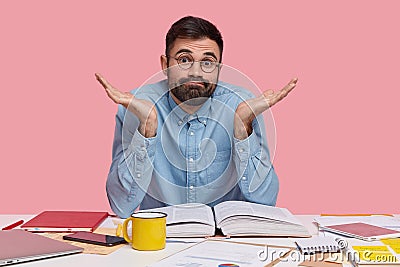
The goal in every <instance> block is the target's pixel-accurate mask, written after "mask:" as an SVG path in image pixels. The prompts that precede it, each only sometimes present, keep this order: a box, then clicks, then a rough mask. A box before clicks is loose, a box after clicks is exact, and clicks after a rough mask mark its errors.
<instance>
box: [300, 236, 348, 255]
mask: <svg viewBox="0 0 400 267" xmlns="http://www.w3.org/2000/svg"><path fill="white" fill-rule="evenodd" d="M296 244H297V247H298V249H299V250H300V252H301V253H303V254H309V253H317V252H339V251H340V249H341V248H340V245H339V243H338V242H337V241H336V240H335V239H334V238H333V237H331V236H315V237H311V238H303V239H298V240H296Z"/></svg>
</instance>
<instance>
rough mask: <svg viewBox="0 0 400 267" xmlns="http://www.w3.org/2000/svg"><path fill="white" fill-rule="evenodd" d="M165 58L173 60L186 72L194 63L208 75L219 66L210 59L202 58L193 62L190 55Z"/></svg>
mask: <svg viewBox="0 0 400 267" xmlns="http://www.w3.org/2000/svg"><path fill="white" fill-rule="evenodd" d="M167 57H169V58H173V59H175V60H176V61H177V62H178V66H179V67H180V68H181V69H183V70H188V69H190V68H191V67H192V66H193V64H194V62H199V63H200V68H201V69H202V70H203V71H204V72H207V73H210V72H213V71H214V70H215V68H216V67H217V66H218V65H219V63H218V61H216V60H215V59H214V58H212V57H210V58H204V59H202V60H200V61H195V60H194V58H193V56H192V55H191V54H181V55H180V56H179V57H171V56H167Z"/></svg>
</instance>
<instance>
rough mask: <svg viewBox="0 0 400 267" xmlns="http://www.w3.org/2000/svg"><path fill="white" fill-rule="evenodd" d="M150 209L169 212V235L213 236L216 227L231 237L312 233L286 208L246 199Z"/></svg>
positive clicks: (295, 235)
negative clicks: (216, 203) (210, 205)
mask: <svg viewBox="0 0 400 267" xmlns="http://www.w3.org/2000/svg"><path fill="white" fill-rule="evenodd" d="M147 211H149V210H147ZM151 211H161V212H164V213H166V214H167V215H168V216H167V237H204V236H213V235H215V233H216V229H220V230H221V231H222V234H224V235H228V236H291V237H308V236H310V234H309V232H308V231H307V229H306V228H305V227H304V226H303V225H302V224H301V222H300V221H299V220H298V219H297V218H296V217H295V216H294V215H293V214H292V213H290V211H288V210H287V209H285V208H278V207H271V206H266V205H261V204H256V203H250V202H244V201H226V202H222V203H219V204H218V205H216V206H215V207H213V208H211V207H209V206H207V205H204V204H197V203H196V204H193V203H190V204H182V205H176V206H169V207H163V208H157V209H151Z"/></svg>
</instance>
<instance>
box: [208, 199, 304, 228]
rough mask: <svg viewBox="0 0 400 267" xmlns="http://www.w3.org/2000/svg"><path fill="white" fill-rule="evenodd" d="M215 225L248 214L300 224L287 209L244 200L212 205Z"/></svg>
mask: <svg viewBox="0 0 400 267" xmlns="http://www.w3.org/2000/svg"><path fill="white" fill-rule="evenodd" d="M214 211H215V217H216V222H217V225H218V224H219V223H221V221H223V220H225V219H226V218H228V217H231V216H237V215H250V216H256V217H263V218H268V219H273V220H279V221H284V222H290V223H295V224H300V222H299V221H298V220H297V219H296V218H295V217H294V216H293V215H292V214H291V213H290V212H289V211H288V210H287V209H283V208H278V207H271V206H266V205H261V204H256V203H250V202H244V201H226V202H222V203H220V204H218V205H216V206H215V207H214Z"/></svg>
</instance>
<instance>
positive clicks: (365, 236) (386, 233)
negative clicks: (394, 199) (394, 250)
mask: <svg viewBox="0 0 400 267" xmlns="http://www.w3.org/2000/svg"><path fill="white" fill-rule="evenodd" d="M320 229H321V230H325V231H328V232H332V233H336V234H341V235H345V236H350V237H355V238H358V239H362V240H365V241H374V240H379V239H383V238H394V237H400V232H399V231H396V230H391V229H388V228H383V227H379V226H375V225H371V224H366V223H361V222H358V223H346V224H338V225H329V226H321V227H320Z"/></svg>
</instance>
